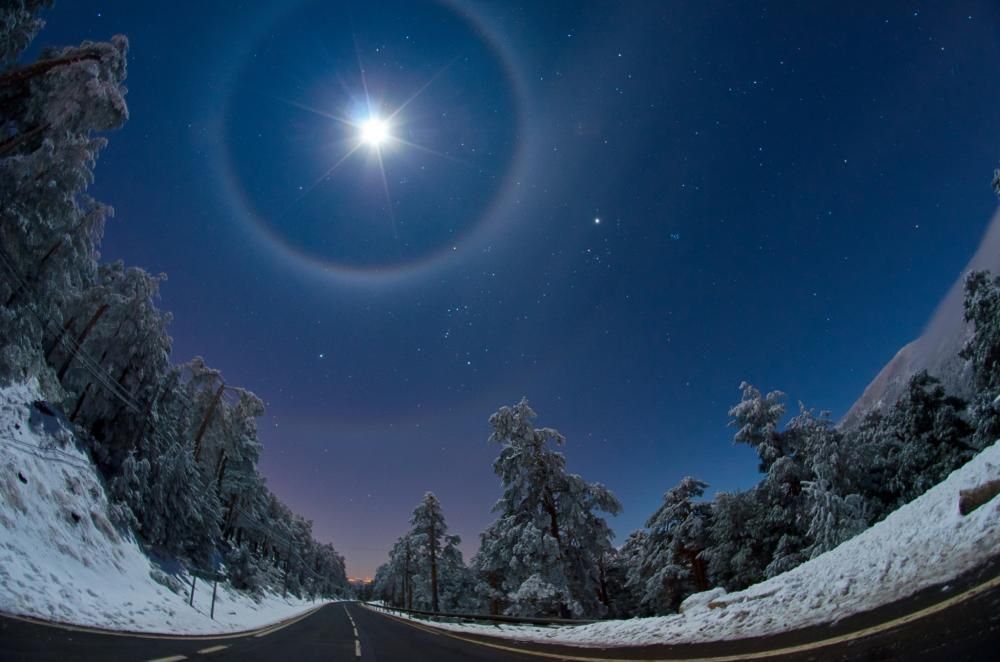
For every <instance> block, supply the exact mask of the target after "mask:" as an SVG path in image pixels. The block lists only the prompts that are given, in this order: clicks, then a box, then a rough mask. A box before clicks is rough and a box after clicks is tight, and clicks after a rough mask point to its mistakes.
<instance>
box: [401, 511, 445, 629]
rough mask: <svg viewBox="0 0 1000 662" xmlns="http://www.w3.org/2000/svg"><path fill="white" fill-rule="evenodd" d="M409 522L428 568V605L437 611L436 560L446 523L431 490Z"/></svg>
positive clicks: (438, 556)
mask: <svg viewBox="0 0 1000 662" xmlns="http://www.w3.org/2000/svg"><path fill="white" fill-rule="evenodd" d="M410 524H411V525H413V528H412V529H411V533H412V534H413V537H414V539H415V540H416V541H417V544H418V553H419V554H420V555H421V556H422V557H423V560H424V562H425V563H426V567H427V569H428V575H429V577H428V579H429V582H430V583H429V586H428V587H427V588H428V593H429V595H430V605H429V607H430V610H431V611H439V607H440V605H439V601H438V562H439V560H440V557H441V541H442V539H443V538H444V537H445V535H446V534H447V532H448V525H447V523H445V521H444V513H443V512H442V511H441V502H440V501H438V498H437V497H436V496H434V493H433V492H428V493H426V494H425V495H424V498H423V500H421V502H420V504H419V505H417V507H416V508H415V509H414V510H413V516H412V517H411V518H410Z"/></svg>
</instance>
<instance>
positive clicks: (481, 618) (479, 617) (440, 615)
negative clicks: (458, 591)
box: [364, 602, 597, 625]
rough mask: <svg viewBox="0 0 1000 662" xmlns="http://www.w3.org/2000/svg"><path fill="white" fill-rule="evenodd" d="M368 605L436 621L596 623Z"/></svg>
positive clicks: (567, 619) (550, 623)
mask: <svg viewBox="0 0 1000 662" xmlns="http://www.w3.org/2000/svg"><path fill="white" fill-rule="evenodd" d="M364 604H365V605H366V606H368V607H371V608H373V609H382V610H384V611H387V612H390V613H392V612H394V613H399V614H410V615H413V616H422V617H425V618H429V619H431V620H436V621H444V620H449V621H464V622H473V623H509V624H511V625H587V624H589V623H596V622H597V621H596V620H586V619H576V618H532V617H528V616H502V615H496V616H493V615H490V614H462V613H452V612H438V611H422V610H420V609H403V608H402V607H389V606H387V605H377V604H373V603H371V602H365V603H364Z"/></svg>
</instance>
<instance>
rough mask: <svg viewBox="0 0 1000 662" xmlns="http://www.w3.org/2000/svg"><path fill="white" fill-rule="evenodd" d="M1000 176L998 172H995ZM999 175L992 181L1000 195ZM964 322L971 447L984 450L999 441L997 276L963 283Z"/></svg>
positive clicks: (971, 276) (976, 274) (999, 297)
mask: <svg viewBox="0 0 1000 662" xmlns="http://www.w3.org/2000/svg"><path fill="white" fill-rule="evenodd" d="M997 172H998V173H1000V170H998V171H997ZM998 182H1000V175H998V176H997V179H996V180H995V181H994V185H995V186H997V187H998V188H997V194H998V195H1000V183H998ZM964 305H965V321H966V322H970V323H971V324H972V325H973V326H974V333H973V335H972V337H971V338H969V340H968V342H966V344H965V346H964V347H963V348H962V351H961V354H960V355H961V356H962V358H964V359H967V360H968V361H969V363H970V364H971V365H972V374H973V385H974V386H975V389H976V396H975V398H974V400H973V402H972V414H973V419H974V421H975V426H976V435H975V439H974V443H975V444H976V446H977V447H978V448H985V447H986V446H988V445H989V444H992V443H993V442H994V441H996V440H997V439H998V438H1000V401H998V398H1000V276H998V277H993V278H990V274H989V272H986V271H975V272H973V273H970V274H969V276H968V277H967V278H966V279H965V303H964Z"/></svg>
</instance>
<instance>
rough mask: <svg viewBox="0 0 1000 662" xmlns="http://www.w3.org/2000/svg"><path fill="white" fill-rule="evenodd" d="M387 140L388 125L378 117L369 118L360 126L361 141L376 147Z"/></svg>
mask: <svg viewBox="0 0 1000 662" xmlns="http://www.w3.org/2000/svg"><path fill="white" fill-rule="evenodd" d="M388 139H389V123H388V122H386V121H385V120H383V119H381V118H378V117H370V118H368V119H367V120H365V122H364V123H363V124H362V125H361V141H362V142H366V143H368V144H369V145H371V146H372V147H378V146H379V145H381V144H382V143H384V142H385V141H386V140H388Z"/></svg>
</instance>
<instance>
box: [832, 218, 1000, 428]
mask: <svg viewBox="0 0 1000 662" xmlns="http://www.w3.org/2000/svg"><path fill="white" fill-rule="evenodd" d="M983 269H988V270H990V271H992V272H993V273H995V274H1000V213H998V214H997V215H996V216H994V217H993V220H992V221H991V222H990V225H989V227H988V228H987V230H986V234H985V235H983V239H982V241H981V242H980V244H979V248H978V249H976V253H975V254H974V255H973V256H972V259H971V260H969V263H968V264H967V265H966V266H965V269H964V270H963V271H962V274H961V275H960V276H959V277H958V280H956V281H955V283H954V284H953V285H952V286H951V289H950V290H948V294H947V295H945V298H944V299H943V300H942V301H941V303H940V304H938V307H937V309H936V310H935V311H934V315H933V316H932V317H931V319H930V321H929V322H928V323H927V327H926V328H925V329H924V332H923V333H922V334H921V335H920V337H919V338H917V339H916V340H914V341H912V342H910V343H908V344H907V345H905V346H904V347H903V348H902V349H901V350H899V351H898V352H897V353H896V355H895V356H894V357H893V358H892V360H891V361H889V363H887V364H886V366H885V367H884V368H882V370H881V371H879V373H878V375H876V376H875V379H873V380H872V382H871V383H870V384H869V385H868V386H867V388H865V390H864V393H862V394H861V397H860V398H858V400H857V402H855V403H854V404H853V405H852V406H851V408H850V410H848V412H847V414H845V415H844V418H843V420H842V421H841V425H842V426H844V427H848V428H849V427H851V426H853V425H855V424H857V423H858V422H860V421H861V419H862V418H863V417H864V415H865V414H866V413H867V412H868V411H870V410H872V409H874V408H878V407H889V406H892V405H893V404H895V402H896V400H898V399H899V396H900V395H902V393H903V390H904V389H905V388H906V384H907V382H909V381H910V378H911V377H913V375H915V374H917V373H918V372H920V371H921V370H927V371H928V372H929V373H930V374H932V375H934V376H935V377H937V378H938V379H940V380H941V381H942V382H943V383H944V385H945V387H946V388H947V389H948V391H950V392H952V393H956V394H959V395H968V389H969V383H970V379H969V378H970V375H969V374H968V368H967V366H966V362H965V361H963V360H962V359H960V358H959V357H958V352H959V351H960V350H961V349H962V346H963V345H964V344H965V341H966V340H967V339H968V337H969V334H970V333H971V330H970V329H969V327H968V325H967V324H966V323H965V321H964V320H963V318H962V312H963V301H964V299H965V276H966V275H967V274H968V273H969V272H970V271H979V270H983Z"/></svg>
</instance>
